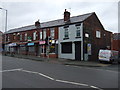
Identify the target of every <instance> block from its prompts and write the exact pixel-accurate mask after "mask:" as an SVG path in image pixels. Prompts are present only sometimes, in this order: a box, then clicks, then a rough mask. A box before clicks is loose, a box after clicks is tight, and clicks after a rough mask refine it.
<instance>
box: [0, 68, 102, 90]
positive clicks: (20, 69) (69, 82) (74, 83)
mask: <svg viewBox="0 0 120 90" xmlns="http://www.w3.org/2000/svg"><path fill="white" fill-rule="evenodd" d="M13 71H22V72H26V73H33V74H38V75H40V76H43V77H45V78H47V79H50V80H52V81H56V82H62V83H68V84H73V85H79V86H86V87H91V88H95V89H98V90H102V89H100V88H98V87H96V86H90V85H87V84H83V83H77V82H71V81H65V80H59V79H54V78H52V77H50V76H48V75H45V74H43V73H39V72H33V71H28V70H24V69H23V68H19V69H11V70H3V71H0V72H13Z"/></svg>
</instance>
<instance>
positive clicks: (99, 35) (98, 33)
mask: <svg viewBox="0 0 120 90" xmlns="http://www.w3.org/2000/svg"><path fill="white" fill-rule="evenodd" d="M96 37H97V38H101V32H100V31H98V30H97V31H96Z"/></svg>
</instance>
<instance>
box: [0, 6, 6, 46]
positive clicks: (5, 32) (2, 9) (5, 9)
mask: <svg viewBox="0 0 120 90" xmlns="http://www.w3.org/2000/svg"><path fill="white" fill-rule="evenodd" d="M0 9H1V10H5V11H6V19H5V33H6V31H7V9H4V8H1V7H0ZM4 40H5V44H6V35H5V39H4Z"/></svg>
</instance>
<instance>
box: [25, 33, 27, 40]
mask: <svg viewBox="0 0 120 90" xmlns="http://www.w3.org/2000/svg"><path fill="white" fill-rule="evenodd" d="M26 40H27V33H25V41H26Z"/></svg>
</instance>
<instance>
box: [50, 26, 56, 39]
mask: <svg viewBox="0 0 120 90" xmlns="http://www.w3.org/2000/svg"><path fill="white" fill-rule="evenodd" d="M50 36H51V38H52V39H54V37H55V30H54V28H51V29H50Z"/></svg>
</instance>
